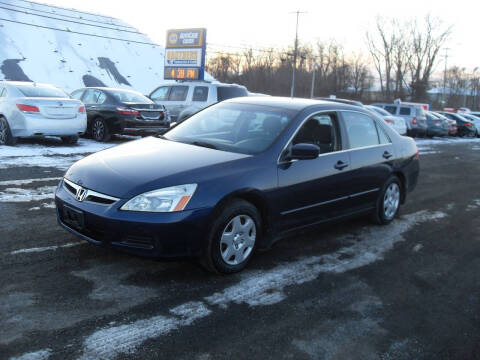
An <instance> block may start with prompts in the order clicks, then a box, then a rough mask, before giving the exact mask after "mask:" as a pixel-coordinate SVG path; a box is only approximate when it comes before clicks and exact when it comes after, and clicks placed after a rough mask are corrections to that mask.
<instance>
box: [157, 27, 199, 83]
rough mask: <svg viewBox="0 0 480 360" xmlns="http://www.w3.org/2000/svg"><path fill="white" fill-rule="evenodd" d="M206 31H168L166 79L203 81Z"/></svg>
mask: <svg viewBox="0 0 480 360" xmlns="http://www.w3.org/2000/svg"><path fill="white" fill-rule="evenodd" d="M206 35H207V30H206V29H182V30H168V31H167V45H166V46H165V67H164V78H165V79H175V80H203V77H204V72H205V40H206Z"/></svg>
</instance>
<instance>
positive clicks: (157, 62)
mask: <svg viewBox="0 0 480 360" xmlns="http://www.w3.org/2000/svg"><path fill="white" fill-rule="evenodd" d="M163 56H164V48H163V47H162V46H160V45H157V44H154V43H153V42H152V41H151V40H150V39H149V38H148V37H147V36H146V35H144V34H142V33H140V32H139V31H138V30H137V29H135V28H133V27H131V26H130V25H128V24H127V23H125V22H123V21H120V20H117V19H114V18H111V17H107V16H101V15H95V14H91V13H85V12H81V11H76V10H73V9H64V8H59V7H55V6H49V5H43V4H39V3H33V2H27V1H19V0H4V1H2V4H1V5H0V70H1V71H0V79H6V80H20V81H21V80H24V81H29V80H30V81H36V82H46V83H52V84H54V85H56V86H58V87H60V88H62V89H64V90H66V91H68V92H71V91H73V90H75V89H77V88H79V87H83V86H102V85H104V86H111V87H122V88H133V89H136V90H138V91H140V92H142V93H144V94H148V93H150V91H152V90H153V89H154V88H155V87H156V86H157V85H158V84H159V83H160V82H161V81H163V62H164V61H163Z"/></svg>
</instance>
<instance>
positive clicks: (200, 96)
mask: <svg viewBox="0 0 480 360" xmlns="http://www.w3.org/2000/svg"><path fill="white" fill-rule="evenodd" d="M207 99H208V86H195V88H194V89H193V97H192V101H207Z"/></svg>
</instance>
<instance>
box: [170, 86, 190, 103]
mask: <svg viewBox="0 0 480 360" xmlns="http://www.w3.org/2000/svg"><path fill="white" fill-rule="evenodd" d="M187 93H188V86H172V90H170V96H169V97H168V100H170V101H184V100H185V99H186V98H187Z"/></svg>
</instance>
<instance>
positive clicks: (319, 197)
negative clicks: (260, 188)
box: [276, 112, 351, 231]
mask: <svg viewBox="0 0 480 360" xmlns="http://www.w3.org/2000/svg"><path fill="white" fill-rule="evenodd" d="M340 134H341V133H340V129H339V124H338V116H337V113H335V112H327V113H318V114H315V115H311V116H310V117H309V118H308V119H307V120H306V121H305V122H304V123H303V125H302V126H301V127H300V129H299V130H298V132H297V133H296V135H295V136H294V137H293V139H292V140H291V142H290V143H289V144H288V146H287V148H286V150H285V151H286V152H288V149H289V147H290V146H291V145H292V144H293V145H294V144H297V143H311V144H315V145H317V146H319V147H320V151H321V153H320V155H319V156H318V158H316V159H313V160H298V161H296V160H293V161H287V160H283V158H282V157H281V158H280V161H279V165H278V183H279V191H278V192H277V201H276V203H277V204H279V207H278V211H279V214H278V217H279V219H278V220H279V221H277V224H278V226H279V228H278V229H277V230H279V231H285V230H287V229H292V228H297V227H302V226H306V225H309V224H312V223H316V222H321V221H324V220H326V219H329V218H332V217H335V216H338V215H341V214H343V213H344V212H345V211H347V210H348V199H347V197H348V196H347V195H348V193H349V191H350V190H349V188H350V185H349V183H350V181H351V174H350V165H349V163H350V159H349V155H348V152H345V151H342V150H343V145H342V138H341V135H340Z"/></svg>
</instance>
